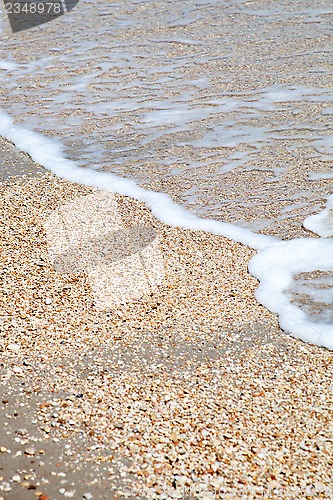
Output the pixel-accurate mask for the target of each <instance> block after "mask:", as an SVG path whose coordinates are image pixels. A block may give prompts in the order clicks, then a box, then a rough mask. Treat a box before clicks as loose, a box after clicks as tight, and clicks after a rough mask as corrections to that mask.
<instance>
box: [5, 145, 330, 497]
mask: <svg viewBox="0 0 333 500" xmlns="http://www.w3.org/2000/svg"><path fill="white" fill-rule="evenodd" d="M2 149H3V151H5V150H6V154H5V158H4V160H3V161H2V164H3V166H5V165H6V164H7V167H8V166H9V167H10V164H11V163H12V164H13V165H14V164H16V165H17V164H20V163H19V162H21V164H23V165H24V166H25V167H26V168H27V169H28V170H29V172H30V173H31V172H34V175H33V176H31V175H30V176H27V175H15V176H10V177H6V178H5V179H3V181H2V183H1V184H0V190H1V195H0V200H1V214H2V218H1V222H0V223H1V235H2V237H1V242H0V244H1V258H0V266H1V295H0V301H1V323H0V328H1V343H0V350H1V401H2V403H1V415H0V420H1V427H2V432H1V439H0V476H1V477H0V498H4V499H6V500H7V499H8V500H9V499H21V498H22V499H23V498H24V499H33V498H39V499H40V500H46V499H50V500H55V499H61V498H75V499H79V498H85V499H86V500H89V499H102V498H106V499H111V498H126V497H127V498H160V499H167V498H193V499H195V498H226V499H227V498H249V499H250V498H276V499H281V498H286V499H287V498H294V499H303V498H307V499H312V498H326V499H331V498H333V481H332V465H333V458H332V457H333V453H332V452H333V435H332V407H333V406H332V393H333V385H332V384H333V383H332V371H333V363H332V361H333V356H332V353H331V352H330V351H327V350H325V349H322V348H318V347H315V346H311V345H307V344H304V343H302V342H301V341H299V340H294V339H292V338H290V337H289V336H287V335H285V334H284V333H283V332H282V331H281V330H280V329H279V327H278V323H277V320H276V318H275V317H274V316H273V315H272V314H271V313H269V312H268V311H267V310H266V309H265V308H263V307H262V306H260V305H259V304H258V303H257V302H256V300H255V298H254V292H255V289H256V286H257V282H256V280H255V279H254V278H253V277H251V276H250V275H249V273H248V271H247V264H248V261H249V259H250V258H251V256H252V255H253V254H254V252H253V251H252V250H249V249H248V248H246V247H244V246H242V245H239V244H236V243H233V242H231V241H229V240H227V239H225V238H222V237H219V236H212V235H209V234H204V233H202V232H192V231H185V230H181V229H178V228H171V227H168V226H165V225H163V224H161V223H160V222H158V221H157V220H156V219H154V218H153V217H152V216H151V214H150V213H149V211H148V210H147V209H146V208H145V207H144V206H143V205H142V204H141V203H138V202H136V201H133V200H130V199H128V198H124V197H120V196H117V197H116V203H117V207H118V214H120V217H121V220H122V224H123V226H124V228H130V227H132V226H142V225H143V226H145V227H149V228H153V229H154V231H155V232H156V233H157V234H158V242H159V249H160V252H161V255H162V257H163V266H164V274H163V279H162V280H160V282H159V284H158V285H157V286H156V287H154V289H153V291H150V293H149V292H144V293H143V294H142V296H141V297H139V298H135V299H134V300H128V301H127V302H126V303H124V304H118V305H114V306H113V307H112V308H106V309H103V308H101V307H99V306H98V304H97V303H96V297H95V295H94V293H93V290H92V286H91V280H90V279H89V273H88V272H86V271H82V270H80V271H79V272H76V273H74V272H73V273H71V272H59V271H57V270H56V269H55V267H54V262H53V261H52V258H51V254H50V251H49V248H48V243H47V234H46V227H47V225H46V221H47V220H48V218H49V216H50V214H51V213H52V212H54V211H56V210H58V209H59V207H61V206H63V205H66V204H68V203H70V202H73V200H77V199H78V198H80V199H81V198H82V197H87V196H92V195H93V194H94V193H96V191H95V190H93V189H90V188H86V187H83V186H79V185H75V184H71V183H69V182H67V181H63V180H60V179H58V178H56V177H54V176H53V175H52V174H49V173H47V172H45V171H43V170H42V169H39V168H38V166H36V165H33V164H32V162H30V160H29V159H28V158H27V157H25V156H23V155H19V154H18V153H16V152H15V150H14V149H13V148H12V147H11V146H10V145H9V144H7V143H3V144H2ZM2 170H3V169H2ZM7 170H8V169H7ZM21 173H22V172H21Z"/></svg>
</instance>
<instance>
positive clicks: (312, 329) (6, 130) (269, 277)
mask: <svg viewBox="0 0 333 500" xmlns="http://www.w3.org/2000/svg"><path fill="white" fill-rule="evenodd" d="M0 135H2V136H3V137H5V138H6V139H8V140H10V141H11V142H12V143H13V144H15V146H16V147H17V148H18V149H19V150H21V151H23V152H25V153H28V154H29V155H30V156H31V158H32V159H33V160H34V161H36V162H37V163H39V164H41V165H43V166H44V167H45V168H47V169H48V170H50V171H52V172H53V173H55V174H56V175H58V176H59V177H62V178H64V179H67V180H70V181H72V182H77V183H81V184H85V185H88V186H95V187H98V188H100V189H102V190H105V191H107V192H111V193H118V194H122V195H125V196H130V197H132V198H135V199H137V200H139V201H142V202H143V203H145V204H146V206H147V207H149V209H150V210H151V212H152V213H153V214H154V215H155V216H156V217H157V218H158V219H159V220H161V221H162V222H164V223H166V224H170V225H173V226H177V227H181V228H185V229H192V230H202V231H206V232H209V233H212V234H217V235H221V236H225V237H227V238H230V239H232V240H234V241H236V242H239V243H243V244H244V245H247V246H249V247H251V248H253V249H256V250H259V253H258V254H257V255H256V256H254V257H253V258H252V259H251V261H250V263H249V271H250V272H251V274H252V275H253V276H255V277H256V278H257V279H258V280H259V281H260V285H259V287H258V290H257V292H256V298H257V300H258V301H259V302H260V303H261V304H263V305H264V306H265V307H267V308H268V309H269V310H270V311H272V312H274V313H277V314H278V315H279V322H280V325H281V327H282V329H284V330H285V331H286V332H289V333H291V334H292V335H293V336H295V337H298V338H300V339H302V340H304V341H306V342H311V343H314V344H317V345H320V346H324V347H327V348H329V349H333V325H332V324H327V323H324V322H317V323H316V322H314V321H313V319H312V318H311V317H309V316H308V315H307V314H306V313H305V312H304V311H303V310H302V309H301V308H300V307H298V306H296V305H294V304H292V303H291V300H290V298H289V297H288V295H287V293H286V292H287V290H288V289H289V288H290V287H291V286H292V283H293V277H294V275H295V274H297V273H301V272H309V271H313V270H321V271H333V241H331V240H328V239H324V238H320V239H314V238H307V239H304V238H302V239H301V238H300V239H294V240H290V241H283V242H281V241H279V240H278V239H277V238H275V237H271V236H266V235H261V234H256V233H253V232H252V231H249V230H247V229H244V228H241V227H238V226H236V225H233V224H228V223H224V222H220V221H214V220H210V219H203V218H200V217H198V216H196V215H194V214H193V213H191V212H190V211H188V210H186V209H185V208H184V207H181V206H179V205H177V204H176V203H174V202H173V201H172V199H171V197H170V196H169V195H167V194H164V193H158V192H154V191H149V190H146V189H144V188H142V187H140V186H138V185H137V184H136V182H134V181H133V180H129V179H124V178H121V177H119V176H117V175H115V174H112V173H108V172H96V171H95V170H91V169H86V168H80V167H78V166H77V164H76V163H75V162H74V161H72V160H69V159H67V158H66V157H65V156H64V154H63V151H62V146H61V144H60V143H57V142H56V141H55V140H53V139H49V138H47V137H44V136H42V135H41V134H39V133H36V132H34V131H31V130H27V129H24V128H23V127H21V126H18V125H15V124H14V122H13V120H12V118H11V117H10V116H9V114H8V113H6V112H5V111H0ZM322 218H323V215H322Z"/></svg>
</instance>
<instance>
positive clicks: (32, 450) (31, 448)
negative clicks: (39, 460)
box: [24, 446, 36, 455]
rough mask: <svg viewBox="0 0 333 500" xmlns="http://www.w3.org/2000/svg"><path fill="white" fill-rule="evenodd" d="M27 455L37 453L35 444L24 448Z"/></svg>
mask: <svg viewBox="0 0 333 500" xmlns="http://www.w3.org/2000/svg"><path fill="white" fill-rule="evenodd" d="M24 453H25V454H26V455H34V454H35V453H36V449H35V448H34V447H33V446H29V447H28V448H26V449H25V450H24Z"/></svg>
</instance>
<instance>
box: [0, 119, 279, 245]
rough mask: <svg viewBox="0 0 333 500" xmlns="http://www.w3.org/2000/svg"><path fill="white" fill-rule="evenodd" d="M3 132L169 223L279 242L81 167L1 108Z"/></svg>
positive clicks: (62, 173)
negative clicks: (135, 201) (140, 203)
mask: <svg viewBox="0 0 333 500" xmlns="http://www.w3.org/2000/svg"><path fill="white" fill-rule="evenodd" d="M0 134H1V135H2V136H3V137H5V138H6V139H8V140H10V141H11V142H12V143H13V144H15V146H16V147H17V148H18V149H19V150H20V151H23V152H25V153H28V154H29V155H30V156H31V158H32V159H33V160H34V161H35V162H36V163H39V164H40V165H42V166H43V167H45V168H47V169H48V170H50V171H51V172H53V173H54V174H56V175H58V176H59V177H62V178H64V179H67V180H69V181H73V182H77V183H80V184H84V185H87V186H94V187H97V188H99V189H102V190H104V191H108V192H110V193H118V194H121V195H124V196H130V197H131V198H135V199H136V200H138V201H142V202H144V203H145V204H146V206H147V207H148V208H149V209H150V210H151V212H152V213H153V215H155V216H156V217H157V218H158V219H159V220H160V221H161V222H164V223H166V224H169V225H172V226H177V227H182V228H184V229H192V230H196V231H197V230H202V231H206V232H209V233H212V234H217V235H221V236H225V237H227V238H230V239H232V240H234V241H237V242H239V243H243V244H244V245H247V246H249V247H252V248H254V249H256V250H261V249H263V248H266V247H268V246H269V245H272V244H273V243H276V242H278V241H279V240H278V239H277V238H274V237H273V236H266V235H261V234H255V233H253V232H252V231H250V230H248V229H245V228H241V227H238V226H235V225H233V224H229V223H226V222H220V221H214V220H211V219H203V218H201V217H198V216H197V215H195V214H193V213H191V212H190V211H189V210H187V209H186V208H184V207H182V206H180V205H177V204H176V203H175V202H174V201H173V200H172V199H171V197H170V196H169V195H167V194H164V193H158V192H155V191H148V190H147V189H144V188H142V187H140V186H138V185H137V183H136V182H135V181H133V180H129V179H124V178H122V177H119V176H117V175H115V174H112V173H109V172H96V170H92V169H88V168H81V167H78V166H77V165H76V163H75V162H74V161H72V160H69V159H67V158H65V157H64V155H63V150H62V147H61V145H60V144H58V143H57V142H56V141H55V140H53V139H49V138H47V137H44V136H42V135H41V134H39V133H37V132H33V131H31V130H27V129H24V128H23V127H20V126H19V125H15V124H14V122H13V120H12V118H11V117H10V116H9V115H8V113H6V112H5V111H0Z"/></svg>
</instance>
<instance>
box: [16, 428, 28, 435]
mask: <svg viewBox="0 0 333 500" xmlns="http://www.w3.org/2000/svg"><path fill="white" fill-rule="evenodd" d="M16 434H19V435H20V436H26V435H27V434H28V431H27V429H17V431H16Z"/></svg>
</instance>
